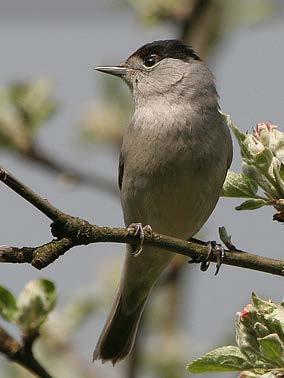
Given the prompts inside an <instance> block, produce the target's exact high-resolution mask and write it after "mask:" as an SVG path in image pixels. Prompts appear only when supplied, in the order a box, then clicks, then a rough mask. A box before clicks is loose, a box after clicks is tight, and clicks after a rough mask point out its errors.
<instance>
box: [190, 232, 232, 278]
mask: <svg viewBox="0 0 284 378" xmlns="http://www.w3.org/2000/svg"><path fill="white" fill-rule="evenodd" d="M191 241H193V242H199V243H198V244H202V245H206V246H207V248H208V253H207V256H206V257H205V258H204V257H203V256H198V257H196V258H193V259H191V261H189V263H200V270H202V272H205V271H206V270H207V269H208V268H209V265H210V258H211V257H212V255H215V256H216V261H217V262H216V271H215V276H216V275H217V274H218V272H219V270H220V268H221V265H222V263H223V261H224V258H225V256H226V254H225V250H224V248H223V247H222V245H221V244H218V243H216V241H209V242H207V243H204V242H201V241H199V240H197V239H193V238H192V239H191Z"/></svg>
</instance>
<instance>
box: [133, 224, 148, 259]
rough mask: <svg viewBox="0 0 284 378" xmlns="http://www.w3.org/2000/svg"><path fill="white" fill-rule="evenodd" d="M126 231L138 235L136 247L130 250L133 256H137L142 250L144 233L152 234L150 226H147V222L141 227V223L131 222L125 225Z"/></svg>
mask: <svg viewBox="0 0 284 378" xmlns="http://www.w3.org/2000/svg"><path fill="white" fill-rule="evenodd" d="M127 231H128V232H129V234H130V235H134V236H139V238H140V243H139V245H138V247H137V248H136V249H135V250H133V252H131V254H132V255H133V256H134V257H137V256H138V255H140V253H141V252H142V251H143V244H144V239H145V234H148V235H152V233H153V231H152V228H151V226H149V224H147V225H146V226H144V227H143V226H142V223H131V224H130V225H129V226H128V227H127Z"/></svg>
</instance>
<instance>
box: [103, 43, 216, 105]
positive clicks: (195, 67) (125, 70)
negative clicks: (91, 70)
mask: <svg viewBox="0 0 284 378" xmlns="http://www.w3.org/2000/svg"><path fill="white" fill-rule="evenodd" d="M96 70H98V71H101V72H104V73H108V74H111V75H115V76H118V77H121V78H122V79H123V80H124V81H125V82H126V83H127V84H128V86H129V87H130V89H131V91H132V93H133V96H134V100H135V103H145V102H147V101H154V100H155V98H159V99H160V98H161V97H162V98H164V99H165V100H166V101H168V102H178V101H180V100H181V99H182V98H185V99H186V100H190V99H194V98H195V97H196V96H197V95H198V94H200V95H205V96H206V93H207V92H211V94H212V93H213V95H214V100H215V101H216V99H217V93H216V89H215V85H214V78H213V75H212V74H211V72H210V71H209V69H208V68H207V66H206V65H205V63H204V62H203V61H202V60H201V59H200V58H199V56H198V55H197V54H196V53H195V52H194V50H193V49H192V48H191V47H190V46H187V45H185V44H184V43H183V42H181V41H178V40H174V39H173V40H163V41H154V42H152V43H148V44H146V45H144V46H142V47H140V48H139V49H138V50H136V51H135V52H134V53H133V54H131V55H130V57H129V58H128V59H127V60H126V61H125V62H124V63H122V64H120V65H118V66H104V67H96Z"/></svg>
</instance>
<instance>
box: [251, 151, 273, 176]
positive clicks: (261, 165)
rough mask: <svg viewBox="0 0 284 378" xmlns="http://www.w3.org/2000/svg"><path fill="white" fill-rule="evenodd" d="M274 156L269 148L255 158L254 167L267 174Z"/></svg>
mask: <svg viewBox="0 0 284 378" xmlns="http://www.w3.org/2000/svg"><path fill="white" fill-rule="evenodd" d="M272 160H273V154H272V152H271V151H270V150H269V149H268V148H264V150H263V151H261V152H260V153H258V154H257V155H256V156H255V158H254V165H255V166H256V167H257V168H258V169H259V170H260V171H261V172H262V173H264V174H267V173H268V171H269V168H270V167H271V164H272Z"/></svg>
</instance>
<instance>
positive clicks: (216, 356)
mask: <svg viewBox="0 0 284 378" xmlns="http://www.w3.org/2000/svg"><path fill="white" fill-rule="evenodd" d="M251 367H252V366H251V365H250V364H249V362H248V361H247V360H246V357H245V356H244V355H243V354H242V352H241V351H240V349H239V348H238V347H236V346H225V347H222V348H218V349H215V350H213V351H211V352H209V353H207V354H205V355H204V356H203V357H201V358H198V359H197V360H195V361H193V362H191V363H190V364H189V365H187V367H186V369H187V370H188V371H189V372H190V373H206V372H222V371H240V370H244V369H249V368H251Z"/></svg>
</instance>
